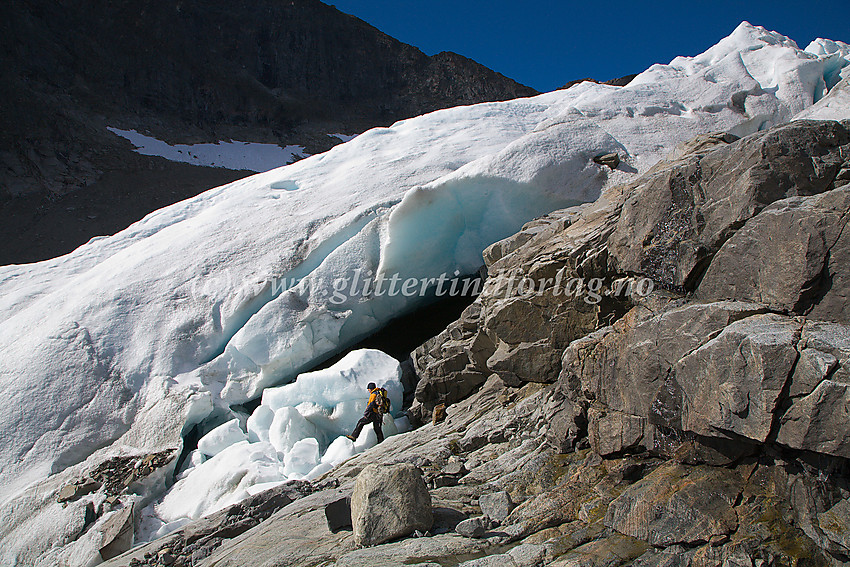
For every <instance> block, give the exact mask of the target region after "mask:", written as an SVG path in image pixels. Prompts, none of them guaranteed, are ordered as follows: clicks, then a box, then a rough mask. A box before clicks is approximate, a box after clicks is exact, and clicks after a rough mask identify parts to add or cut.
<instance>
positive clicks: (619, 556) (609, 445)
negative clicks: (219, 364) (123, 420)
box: [107, 121, 850, 567]
mask: <svg viewBox="0 0 850 567" xmlns="http://www.w3.org/2000/svg"><path fill="white" fill-rule="evenodd" d="M848 211H850V121H844V122H834V121H822V122H817V121H800V122H794V123H791V124H789V125H785V126H781V127H777V128H774V129H772V130H769V131H766V132H760V133H757V134H754V135H752V136H748V137H746V138H743V139H739V140H735V139H734V137H731V136H728V135H723V134H717V135H710V136H701V137H699V138H697V139H695V140H693V141H692V142H691V143H689V144H686V145H685V146H683V147H681V148H680V149H679V151H678V152H677V153H676V154H675V155H673V156H671V158H670V159H668V160H666V161H663V162H661V163H659V164H658V165H656V166H655V167H654V168H653V169H652V170H650V171H649V172H648V173H647V174H645V175H643V176H641V177H640V178H639V179H638V180H636V181H634V182H633V183H630V184H628V185H625V186H619V187H616V188H614V189H612V190H609V191H608V192H607V193H606V194H605V196H603V198H601V199H600V200H599V201H597V202H596V203H594V204H591V205H585V206H583V207H580V208H575V209H568V210H564V211H558V212H556V213H553V214H550V215H547V216H545V217H542V218H540V219H537V220H535V221H533V222H531V223H529V224H528V225H526V226H525V227H524V228H523V230H522V231H520V232H519V233H518V234H516V235H515V236H513V237H511V238H509V239H507V240H504V241H502V242H499V243H497V244H496V245H494V246H492V247H491V248H489V249H488V251H487V253H486V254H485V259H486V261H487V265H488V270H489V278H488V280H487V282H486V285H485V288H484V291H483V292H482V294H481V296H480V297H479V298H478V299H477V300H476V301H475V302H474V303H473V304H472V305H471V306H470V307H468V308H467V309H466V311H465V312H464V314H463V316H462V317H461V319H459V320H458V321H457V322H455V323H453V324H452V325H450V326H449V327H448V328H447V329H446V330H445V331H444V332H443V333H441V334H440V335H438V336H436V337H435V338H433V339H431V340H429V341H428V342H426V343H425V344H424V345H422V346H421V347H419V348H418V349H417V350H416V351H415V352H414V353H413V362H414V365H415V368H416V370H417V373H418V375H419V385H418V387H417V389H416V402H415V404H414V407H413V408H412V411H411V413H412V414H413V415H414V416H417V417H419V418H421V419H423V420H426V419H427V421H429V423H428V424H427V425H424V426H422V427H420V428H419V429H417V430H415V431H413V432H410V433H407V434H403V435H398V436H396V437H392V438H389V439H388V440H387V441H385V442H384V443H383V444H381V445H379V446H377V447H375V448H373V449H371V450H369V451H367V452H366V453H363V454H361V455H358V456H356V457H354V458H353V459H351V460H349V461H347V462H346V463H344V464H343V465H341V466H339V467H337V468H336V469H335V470H333V471H332V472H330V473H329V474H328V475H327V476H326V477H325V479H324V480H323V481H322V482H323V483H325V484H323V485H322V486H318V487H316V491H315V492H314V493H312V494H309V495H306V496H304V497H303V498H300V499H298V500H296V501H294V502H291V503H289V504H288V505H285V506H283V504H286V502H282V503H281V502H279V505H280V506H281V507H280V509H279V510H278V511H277V512H275V513H274V514H272V515H271V517H270V518H269V519H267V520H265V521H263V522H262V523H260V524H259V525H256V526H254V527H251V528H250V529H248V528H247V527H246V528H245V529H241V530H236V531H234V532H231V535H229V536H228V535H227V534H228V532H227V531H226V530H224V527H226V526H227V525H230V524H232V521H230V524H229V523H228V522H227V521H224V520H219V521H218V522H219V523H217V524H215V523H214V527H212V528H211V527H210V522H209V521H208V520H204V521H202V522H200V524H190V526H188V527H186V528H184V529H183V530H180V531H178V532H176V533H175V534H173V535H171V536H169V537H168V538H167V539H165V540H157V541H154V542H152V543H150V544H148V545H146V546H143V547H141V548H137V549H135V550H133V551H131V552H129V553H127V554H125V555H122V556H119V557H117V558H115V559H113V560H112V561H110V562H108V563H107V564H108V565H139V564H146V565H166V564H173V565H205V566H224V565H234V566H235V565H247V564H251V565H264V566H272V565H328V564H336V565H400V564H419V565H430V566H434V565H458V564H460V565H464V566H467V567H472V566H483V565H513V566H520V565H521V566H532V565H535V566H536V565H558V566H578V565H583V566H584V565H587V566H589V565H594V566H596V565H606V566H607V565H610V566H613V565H640V566H650V565H652V566H656V565H668V566H672V565H682V566H691V565H693V566H704V565H705V566H707V565H747V566H756V565H845V564H847V562H850V540H848V538H847V534H848V533H850V504H849V503H850V483H848V481H847V474H848V472H850V467H848V461H847V459H848V457H850V429H848V423H850V420H848V413H847V411H848V410H847V407H848V406H850V390H848V388H850V378H848V374H847V372H848V368H850V327H848V325H850V321H848V315H847V312H846V297H847V293H848V289H847V284H846V282H847V277H848V274H850V273H848V266H850V262H848V261H847V258H846V256H847V254H848V253H850V240H848V236H847V233H846V232H845V231H844V227H845V225H846V223H847V219H848ZM541 280H542V283H541ZM579 281H580V282H582V286H581V287H580V286H579V285H578V282H579ZM570 282H572V283H570ZM597 283H598V285H597ZM442 404H445V405H448V408H447V410H446V413H447V415H448V417H447V418H446V419H445V421H442V422H439V423H437V422H435V423H430V421H431V420H430V416H431V413H432V412H433V410H434V408H435V407H436V406H438V405H442ZM376 463H377V464H383V465H387V464H391V463H412V464H414V465H416V466H417V467H419V468H420V469H421V470H422V472H423V475H424V478H425V480H426V481H427V482H428V484H429V486H430V488H431V490H430V497H431V506H432V512H433V525H432V527H431V529H430V530H429V531H427V532H424V533H423V532H421V531H420V532H415V533H414V536H419V537H403V538H401V539H398V540H395V541H391V542H389V543H383V544H380V545H375V546H373V547H365V548H357V546H356V545H355V540H354V538H353V536H352V534H351V532H349V531H345V530H344V529H343V531H337V533H332V532H331V531H329V529H328V524H327V521H326V515H325V514H326V512H325V509H326V507H327V506H328V505H329V504H331V503H333V502H336V501H338V500H339V499H340V498H342V497H345V496H351V494H352V491H353V490H355V479H357V478H358V475H359V473H360V472H361V471H362V470H363V469H364V468H365V467H366V466H367V465H370V464H376ZM328 483H330V484H328ZM294 489H295V487H293V488H289V489H287V490H289V493H290V494H291V493H292V491H293V490H294ZM281 490H283V489H275V490H273V491H271V492H268V493H264V495H261V496H260V497H258V499H257V502H255V503H254V506H255V507H256V506H261V504H259V503H262V502H267V501H270V499H273V498H276V496H275V495H276V494H278V493H279V492H280V491H281ZM504 492H507V495H508V496H509V497H506V496H505V495H504V494H503V493H504ZM302 493H303V492H302ZM299 495H300V494H299ZM289 499H290V500H291V499H292V498H291V497H290V498H289ZM498 502H501V505H497V503H498ZM512 502H516V503H517V504H518V505H517V506H515V507H514V506H513V504H512ZM119 506H120V504H119ZM387 506H388V508H387V509H386V510H383V512H384V513H385V514H386V513H389V508H391V507H392V506H391V505H389V504H388V505H387ZM237 508H238V507H237ZM237 508H234V509H233V511H228V512H226V513H224V515H223V516H222V517H223V518H227V517H235V518H239V517H250V516H251V514H252V512H251V510H250V506H249V507H247V508H246V506H244V505H243V506H242V507H241V508H238V509H237ZM482 516H483V517H482ZM470 519H471V520H470ZM199 526H201V527H199ZM202 528H203V529H202ZM198 530H201V531H203V530H206V531H203V533H205V534H210V533H218V534H219V537H218V538H217V539H215V541H214V544H211V545H206V546H194V547H192V545H191V543H189V542H190V540H192V537H193V536H192V534H196V533H200V532H199V531H198ZM216 530H218V531H216ZM222 534H223V536H222ZM197 539H198V538H197V537H196V538H195V539H194V540H192V541H197ZM205 541H208V542H209V541H212V539H209V538H208V539H206V540H205ZM164 557H165V558H166V559H163V558H164Z"/></svg>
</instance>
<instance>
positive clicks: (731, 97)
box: [0, 23, 846, 564]
mask: <svg viewBox="0 0 850 567" xmlns="http://www.w3.org/2000/svg"><path fill="white" fill-rule="evenodd" d="M818 45H820V46H822V47H823V50H824V53H823V54H819V53H815V52H808V51H803V50H800V49H798V48H797V46H796V45H795V44H794V43H793V42H792V41H791V40H789V39H788V38H785V37H783V36H781V35H779V34H776V33H774V32H768V31H766V30H764V29H763V28H758V27H755V26H751V25H749V24H746V23H744V24H741V25H740V26H739V27H738V28H737V29H736V30H735V31H734V32H733V33H732V34H731V35H730V36H729V37H727V38H725V39H723V40H722V41H721V42H719V43H718V44H717V45H716V46H714V47H712V48H711V49H709V50H708V51H706V53H704V54H702V55H699V56H696V57H691V58H685V57H680V58H676V59H675V60H674V61H673V62H671V63H670V64H669V65H655V66H653V67H651V68H650V69H648V70H647V71H645V72H644V73H642V74H641V75H639V76H638V77H637V78H636V79H635V80H634V81H633V82H632V83H630V84H629V85H628V86H626V87H613V86H607V85H596V84H592V83H582V84H580V85H577V86H575V87H573V88H571V89H568V90H565V91H556V92H552V93H547V94H543V95H540V96H537V97H534V98H528V99H519V100H513V101H507V102H499V103H488V104H479V105H473V106H466V107H457V108H451V109H446V110H441V111H438V112H433V113H431V114H427V115H424V116H420V117H416V118H411V119H409V120H404V121H401V122H399V123H396V124H394V125H393V126H392V127H390V128H377V129H374V130H370V131H368V132H365V133H363V134H361V135H359V136H357V137H356V138H355V139H353V140H351V141H348V142H347V143H344V144H339V145H337V146H335V147H334V148H333V149H331V150H330V151H328V152H326V153H324V154H321V155H317V156H313V157H309V158H307V159H304V160H301V161H299V162H297V163H294V164H292V165H289V166H287V167H283V168H279V169H275V170H272V171H269V172H266V173H263V174H259V175H255V176H253V177H250V178H246V179H243V180H240V181H237V182H234V183H231V184H229V185H225V186H222V187H218V188H215V189H211V190H209V191H207V192H205V193H203V194H201V195H198V196H197V197H194V198H192V199H189V200H186V201H183V202H181V203H177V204H175V205H172V206H170V207H166V208H164V209H161V210H159V211H156V212H154V213H152V214H150V215H148V216H147V217H146V218H144V219H142V220H141V221H139V222H137V223H135V224H133V225H131V226H130V227H129V228H127V229H125V230H123V231H121V232H120V233H118V234H116V235H114V236H110V237H101V238H96V239H93V240H92V241H90V242H89V243H87V244H85V245H83V246H81V247H80V248H78V249H77V250H75V251H74V252H72V253H71V254H68V255H66V256H63V257H60V258H56V259H53V260H48V261H45V262H40V263H37V264H29V265H22V266H5V267H0V351H2V352H3V356H2V357H0V390H2V391H3V396H0V436H2V437H0V440H2V443H0V514H2V515H3V517H4V518H5V521H4V525H2V526H0V549H2V550H3V551H2V553H0V564H2V563H4V562H5V563H8V562H11V561H12V559H10V558H14V557H15V554H16V553H18V551H17V550H18V549H20V544H19V539H20V538H18V539H16V537H15V536H14V530H13V528H12V526H16V525H23V524H25V523H27V522H36V523H37V522H38V521H39V520H38V517H39V516H40V515H46V514H49V513H50V508H48V507H47V505H46V504H43V502H47V501H49V498H47V499H44V498H42V499H40V500H38V499H37V498H36V496H34V495H39V497H38V498H41V496H40V495H42V494H44V490H45V487H46V486H53V484H49V485H48V484H36V485H33V486H30V488H29V489H28V490H25V489H26V488H27V486H29V485H32V484H33V483H37V482H39V481H43V480H44V479H45V478H47V477H48V476H50V475H54V476H56V477H60V476H61V475H66V476H67V477H68V479H70V478H71V476H72V474H73V470H69V472H67V473H65V472H62V471H65V469H68V467H71V466H73V465H78V469H77V470H81V469H84V468H86V467H88V466H93V465H95V464H97V463H98V462H100V461H101V460H103V459H105V458H108V457H109V456H111V455H113V454H115V453H116V452H117V451H118V450H119V448H121V447H126V448H130V449H132V450H137V451H152V450H159V449H163V448H168V447H180V445H181V443H182V435H183V434H184V433H185V432H186V431H187V430H188V429H189V428H191V426H193V425H194V424H196V423H198V422H200V421H202V420H204V419H205V418H207V417H208V416H210V415H221V414H222V412H227V411H229V407H230V406H231V405H233V404H240V403H245V402H247V401H249V400H252V399H255V398H257V397H259V396H261V395H262V393H263V389H264V388H266V387H269V386H277V385H279V384H283V383H286V382H288V381H290V380H292V379H293V378H294V377H295V376H296V375H297V374H299V373H301V372H303V371H305V370H308V369H310V368H312V367H314V366H315V364H316V363H317V362H318V361H320V360H324V359H325V358H327V357H328V356H329V355H331V354H332V353H334V352H337V351H339V350H341V349H343V348H345V347H347V346H349V345H351V344H353V343H354V342H355V341H357V340H358V339H359V338H361V337H363V336H364V335H367V334H369V333H371V332H373V331H374V330H376V329H377V328H379V327H381V326H382V325H383V324H385V323H386V322H387V321H388V320H389V319H390V318H392V317H395V316H397V315H399V314H400V313H402V312H405V311H409V310H411V309H414V308H416V307H418V306H419V305H421V304H422V301H423V298H422V297H420V296H419V294H418V293H413V294H411V295H406V294H403V293H396V294H395V295H392V294H389V293H384V294H382V295H378V294H377V293H376V292H375V290H374V289H372V290H371V291H370V292H369V293H362V290H360V291H357V290H355V292H354V293H350V288H346V287H342V286H340V289H341V290H342V291H339V290H338V289H337V288H336V287H334V285H335V284H336V283H338V282H340V281H343V280H345V281H346V283H351V281H352V280H353V278H354V277H355V276H360V277H363V278H366V279H368V278H372V279H374V278H376V277H383V278H387V279H389V278H391V277H393V276H398V277H399V281H400V282H405V281H408V280H410V281H413V282H414V283H417V282H418V281H422V282H423V286H424V287H425V288H428V287H429V284H430V289H432V290H433V289H434V286H435V285H436V281H432V280H434V279H435V278H438V277H439V276H440V275H441V274H444V273H445V274H448V275H452V274H454V273H455V272H459V273H461V274H464V273H469V272H471V271H474V270H475V269H477V268H478V267H479V266H480V265H481V262H482V261H481V251H482V250H483V248H484V247H486V246H487V245H489V244H490V243H492V242H494V241H495V240H498V239H500V238H503V237H506V236H508V235H510V234H511V233H513V232H515V231H516V230H517V229H518V228H519V227H520V226H521V225H522V224H523V223H524V222H526V221H528V220H530V219H531V218H533V217H535V216H537V215H539V214H542V213H545V212H548V211H550V210H553V209H556V208H561V207H565V206H569V205H572V204H575V203H578V202H584V201H592V200H594V199H596V198H597V197H598V196H599V195H600V194H601V193H602V192H603V191H604V190H605V188H606V187H609V186H611V185H612V184H614V183H620V182H624V181H628V180H630V179H633V178H634V176H635V175H637V174H639V173H641V172H643V171H646V170H647V168H649V167H650V166H651V165H652V164H654V163H655V162H656V161H657V160H658V159H660V158H661V157H663V156H664V155H665V154H667V153H668V152H669V151H671V150H672V149H673V148H674V147H675V145H676V144H678V143H679V142H682V141H685V140H687V139H690V138H692V137H693V136H694V135H696V134H698V133H701V132H706V131H718V130H725V131H733V132H735V133H738V134H747V133H750V132H754V131H757V130H759V129H764V128H768V127H770V126H771V125H773V124H776V123H781V122H784V121H787V120H789V119H790V118H791V117H793V116H795V115H799V113H800V112H801V111H803V110H804V109H806V108H807V107H809V106H811V105H812V104H813V103H814V102H816V101H817V102H818V104H821V103H822V102H823V101H824V100H827V99H829V98H830V95H831V93H829V94H826V95H824V89H825V88H826V87H827V85H828V80H830V78H829V77H827V75H828V74H829V73H830V72H833V73H834V72H835V71H834V70H835V69H838V74H839V76H840V75H841V73H843V72H844V71H843V70H844V68H845V65H846V63H845V61H846V56H845V55H843V54H842V52H841V49H843V48H841V49H838V50H837V51H831V52H829V53H826V51H828V49H831V47H830V46H829V45H828V44H827V43H826V42H823V41H822V42H821V43H819V44H818ZM836 45H839V44H837V43H836ZM839 47H840V46H839ZM836 53H838V55H836ZM839 59H840V60H839ZM831 70H832V71H831ZM833 78H834V77H833ZM819 97H821V98H819ZM607 152H618V153H619V154H620V156H621V158H622V160H623V161H622V163H621V165H620V167H619V168H618V169H617V170H615V171H610V170H609V169H608V168H606V167H603V166H598V165H596V164H595V163H594V162H593V160H592V158H593V157H594V156H595V155H597V154H599V153H607ZM302 402H310V403H316V402H315V400H308V399H304V400H302ZM346 403H349V405H348V406H346V405H342V407H341V409H340V412H342V413H341V415H342V414H345V415H350V416H351V417H352V418H353V417H354V416H356V409H355V407H356V405H357V404H356V403H353V402H339V404H346ZM319 405H321V404H319ZM313 409H315V408H313ZM302 410H304V411H305V412H307V406H302ZM296 411H298V410H296ZM299 415H301V414H300V413H299ZM302 417H304V416H303V415H302ZM326 417H327V416H326ZM330 417H333V413H331V416H330ZM337 417H338V418H340V419H338V422H342V418H341V417H340V416H337ZM274 418H275V416H274V415H273V416H272V420H271V421H272V422H273V421H274ZM318 418H319V416H318V414H312V417H311V418H310V419H312V420H314V421H320V420H319V419H318ZM328 419H330V418H328ZM305 420H307V421H308V422H309V421H310V420H308V419H307V418H306V417H305ZM267 421H268V414H265V415H263V416H257V417H256V418H255V419H253V421H252V423H253V428H252V426H251V425H249V426H248V436H249V439H251V440H252V441H255V442H254V443H247V442H244V441H243V442H241V443H237V444H236V445H231V446H230V447H228V448H227V449H225V450H224V451H222V452H221V453H219V454H217V455H215V456H214V457H212V458H211V459H209V460H208V461H206V462H203V463H201V464H199V465H198V466H196V467H195V469H193V472H192V473H190V474H189V475H187V476H186V478H184V479H183V481H181V482H184V481H188V480H189V479H190V478H191V477H193V476H195V474H196V471H197V470H200V469H204V467H206V469H204V470H209V471H210V474H211V476H217V475H218V473H215V472H214V471H216V470H218V469H217V468H216V467H215V465H210V463H212V462H213V461H215V460H216V459H221V458H222V456H223V455H228V454H231V452H232V451H234V450H235V449H234V448H235V447H241V446H247V447H255V446H258V445H262V446H266V447H269V448H270V450H271V451H274V452H275V459H276V460H277V462H278V464H277V465H275V466H277V467H279V466H280V464H279V463H280V461H279V459H278V457H277V455H276V453H277V451H276V450H275V448H274V446H273V445H272V444H271V443H270V442H265V441H264V440H263V439H262V438H261V437H260V432H261V431H263V430H264V429H265V427H266V425H265V424H266V422H267ZM268 423H269V427H272V423H271V422H268ZM322 427H323V428H324V427H325V426H324V425H323V426H322ZM252 429H253V431H254V436H255V437H256V438H255V437H252V434H251V431H252ZM366 433H371V435H374V433H373V432H370V431H369V428H367V430H366ZM269 441H271V439H270V440H269ZM278 441H280V439H278ZM317 441H318V442H319V443H325V442H328V443H330V442H332V441H333V439H332V438H330V437H329V438H326V439H324V440H322V439H317ZM359 442H360V440H358V443H359ZM98 447H99V448H101V449H97V450H95V448H98ZM270 458H271V457H270ZM83 463H85V464H83ZM263 471H266V469H263ZM266 472H268V471H266ZM276 474H277V473H276ZM280 474H282V472H281V473H280ZM264 475H265V472H264V473H263V474H260V473H259V472H258V473H257V474H253V475H252V476H253V477H255V478H254V482H266V480H264V478H261V477H264ZM268 476H274V475H268ZM275 481H276V480H275V479H269V480H268V482H275ZM50 482H53V483H54V484H56V483H58V482H59V481H58V480H53V479H51V480H50ZM178 484H179V483H178ZM236 484H237V485H238V483H236ZM207 488H208V489H209V490H212V491H213V492H217V491H218V488H217V487H215V486H209V487H207ZM176 489H177V488H175V490H176ZM180 490H181V491H184V495H185V496H186V498H187V499H188V500H186V501H185V502H184V503H183V504H182V506H185V507H187V509H186V510H177V509H176V508H174V509H171V508H169V507H168V506H166V507H165V509H166V510H171V511H170V512H169V513H173V514H176V513H178V512H181V513H182V512H192V513H198V512H199V511H201V510H207V509H210V508H211V507H215V506H218V505H219V502H218V500H217V499H216V498H211V497H210V498H206V497H203V496H202V495H201V493H200V492H192V491H189V492H185V490H187V487H185V486H184V487H183V488H181V489H180ZM239 490H241V492H239V493H240V494H247V491H246V490H242V489H238V490H236V491H231V492H233V494H234V495H235V494H236V492H238V491H239ZM22 491H23V492H22ZM169 496H170V494H169ZM228 497H229V496H228ZM234 497H235V496H234ZM166 498H168V497H166ZM192 499H200V500H197V502H195V501H192ZM35 501H37V502H42V504H38V505H34V504H31V503H32V502H35ZM24 503H26V504H24ZM163 504H165V501H163ZM169 506H171V503H169ZM188 508H191V510H189V509H188Z"/></svg>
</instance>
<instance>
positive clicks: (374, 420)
mask: <svg viewBox="0 0 850 567" xmlns="http://www.w3.org/2000/svg"><path fill="white" fill-rule="evenodd" d="M366 389H367V390H369V403H368V404H367V405H366V411H365V412H363V417H361V418H360V421H358V422H357V426H356V427H355V428H354V432H352V434H351V435H346V437H348V438H349V439H351V440H352V441H357V436H358V435H360V432H361V431H362V430H363V428H364V427H365V426H366V425H368V424H369V423H371V424H372V427H374V428H375V435H377V436H378V443H380V442H381V441H383V440H384V432H383V430H382V429H381V426H382V425H383V423H384V414H385V413H386V412H387V411H389V398H388V397H387V391H386V390H385V389H384V388H378V386H376V385H375V383H374V382H369V384H368V385H367V386H366Z"/></svg>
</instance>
